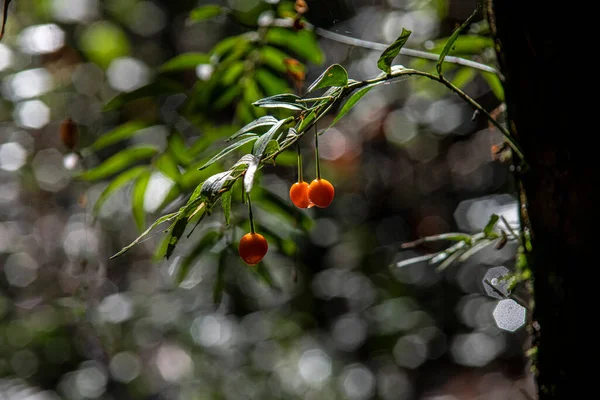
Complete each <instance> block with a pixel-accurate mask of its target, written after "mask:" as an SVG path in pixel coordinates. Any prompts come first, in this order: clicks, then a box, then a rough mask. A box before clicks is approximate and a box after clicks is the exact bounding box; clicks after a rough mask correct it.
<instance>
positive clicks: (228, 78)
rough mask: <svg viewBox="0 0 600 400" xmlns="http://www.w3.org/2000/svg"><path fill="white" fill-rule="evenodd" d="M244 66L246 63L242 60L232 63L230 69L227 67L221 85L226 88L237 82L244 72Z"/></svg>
mask: <svg viewBox="0 0 600 400" xmlns="http://www.w3.org/2000/svg"><path fill="white" fill-rule="evenodd" d="M244 65H245V62H244V61H241V60H240V61H235V62H232V63H231V65H229V67H227V69H226V70H225V71H224V72H223V76H222V77H221V83H222V84H223V85H224V86H231V85H233V84H234V83H235V82H237V81H238V80H239V78H240V76H242V73H243V72H244Z"/></svg>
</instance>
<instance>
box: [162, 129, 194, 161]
mask: <svg viewBox="0 0 600 400" xmlns="http://www.w3.org/2000/svg"><path fill="white" fill-rule="evenodd" d="M167 150H168V151H169V153H170V154H171V155H172V156H173V158H175V160H177V162H178V163H179V164H180V165H183V166H188V165H189V164H190V163H191V162H192V161H193V159H192V157H191V156H190V154H189V152H188V146H187V144H186V143H185V139H184V138H183V136H181V133H179V132H176V131H175V132H171V134H170V135H169V138H168V146H167Z"/></svg>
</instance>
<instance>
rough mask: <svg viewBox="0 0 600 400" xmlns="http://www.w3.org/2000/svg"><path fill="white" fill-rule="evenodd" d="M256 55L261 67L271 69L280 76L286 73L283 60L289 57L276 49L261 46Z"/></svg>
mask: <svg viewBox="0 0 600 400" xmlns="http://www.w3.org/2000/svg"><path fill="white" fill-rule="evenodd" d="M258 54H259V56H260V61H261V63H262V64H263V65H266V66H268V67H270V68H272V69H273V70H275V71H277V72H279V73H280V74H285V73H286V72H287V66H286V65H285V59H286V58H289V57H290V56H289V55H287V54H286V53H284V52H283V51H281V50H279V49H276V48H275V47H271V46H263V47H262V48H261V49H260V50H259V51H258Z"/></svg>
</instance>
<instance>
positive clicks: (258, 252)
mask: <svg viewBox="0 0 600 400" xmlns="http://www.w3.org/2000/svg"><path fill="white" fill-rule="evenodd" d="M247 200H248V217H249V219H250V233H246V234H245V235H244V236H242V239H241V240H240V245H239V246H238V252H239V254H240V257H241V258H242V260H244V262H245V263H246V264H248V265H250V266H252V265H256V264H258V263H259V262H260V261H261V260H262V259H263V258H264V256H265V255H266V254H267V251H268V250H269V244H268V243H267V239H265V237H264V236H263V235H261V234H260V233H256V229H255V227H254V217H253V215H252V203H251V201H250V194H248V197H247Z"/></svg>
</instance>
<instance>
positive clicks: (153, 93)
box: [104, 79, 185, 111]
mask: <svg viewBox="0 0 600 400" xmlns="http://www.w3.org/2000/svg"><path fill="white" fill-rule="evenodd" d="M183 92H185V87H183V86H182V85H181V84H180V83H178V82H175V81H172V80H167V79H160V80H157V81H154V82H152V83H150V84H148V85H146V86H142V87H141V88H139V89H136V90H134V91H132V92H127V93H121V94H119V95H117V96H116V97H114V98H113V99H112V100H110V101H109V102H108V103H106V105H105V106H104V111H111V110H116V109H117V108H119V107H121V106H123V105H124V104H127V103H129V102H130V101H133V100H137V99H141V98H144V97H157V96H160V95H164V94H173V93H183Z"/></svg>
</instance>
